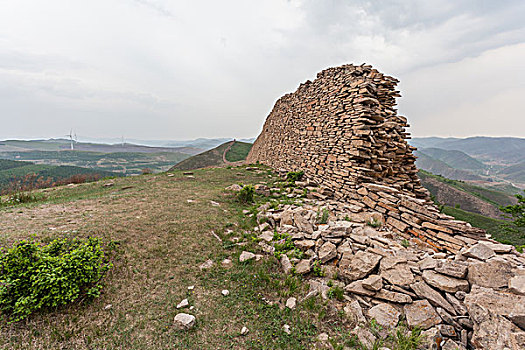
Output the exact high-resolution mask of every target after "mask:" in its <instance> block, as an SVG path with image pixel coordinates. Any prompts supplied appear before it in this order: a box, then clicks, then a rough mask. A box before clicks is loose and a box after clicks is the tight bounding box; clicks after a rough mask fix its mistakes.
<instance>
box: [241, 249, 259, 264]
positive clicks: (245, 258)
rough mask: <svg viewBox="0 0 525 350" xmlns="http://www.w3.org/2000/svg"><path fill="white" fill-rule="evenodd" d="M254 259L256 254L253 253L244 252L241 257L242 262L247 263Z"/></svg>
mask: <svg viewBox="0 0 525 350" xmlns="http://www.w3.org/2000/svg"><path fill="white" fill-rule="evenodd" d="M252 259H255V254H253V253H251V252H247V251H243V252H242V253H241V255H240V256H239V261H240V262H245V261H248V260H252Z"/></svg>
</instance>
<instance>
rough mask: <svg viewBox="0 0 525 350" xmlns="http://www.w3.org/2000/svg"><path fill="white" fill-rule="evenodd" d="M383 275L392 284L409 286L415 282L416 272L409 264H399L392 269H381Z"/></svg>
mask: <svg viewBox="0 0 525 350" xmlns="http://www.w3.org/2000/svg"><path fill="white" fill-rule="evenodd" d="M381 277H383V279H385V280H386V281H388V282H389V283H390V284H395V285H398V286H409V285H411V284H412V283H414V274H413V273H412V270H411V269H410V267H409V266H408V264H397V265H395V266H394V267H392V268H390V269H381Z"/></svg>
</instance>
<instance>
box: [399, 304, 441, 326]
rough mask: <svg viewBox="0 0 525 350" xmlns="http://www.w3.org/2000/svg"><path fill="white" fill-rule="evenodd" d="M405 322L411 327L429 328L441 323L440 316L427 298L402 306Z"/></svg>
mask: <svg viewBox="0 0 525 350" xmlns="http://www.w3.org/2000/svg"><path fill="white" fill-rule="evenodd" d="M403 309H404V311H405V316H406V319H407V323H408V325H409V326H410V327H411V328H414V327H420V328H422V329H429V328H432V327H434V326H435V325H437V324H439V323H441V318H440V317H439V315H438V314H437V312H436V310H434V308H433V307H432V305H430V303H429V302H428V301H427V300H417V301H414V302H413V303H412V304H407V305H405V306H404V308H403Z"/></svg>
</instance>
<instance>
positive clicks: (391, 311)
mask: <svg viewBox="0 0 525 350" xmlns="http://www.w3.org/2000/svg"><path fill="white" fill-rule="evenodd" d="M399 316H401V312H400V311H399V310H398V309H396V308H395V307H393V306H391V305H390V304H385V303H381V304H377V305H376V306H374V307H372V308H371V309H370V310H368V317H369V318H371V319H375V320H376V322H377V323H378V324H379V325H381V326H383V327H385V328H388V329H390V328H394V327H396V326H397V323H398V322H399Z"/></svg>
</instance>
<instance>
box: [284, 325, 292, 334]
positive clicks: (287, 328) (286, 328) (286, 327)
mask: <svg viewBox="0 0 525 350" xmlns="http://www.w3.org/2000/svg"><path fill="white" fill-rule="evenodd" d="M283 332H284V333H286V334H292V331H291V330H290V326H289V325H287V324H285V325H284V326H283Z"/></svg>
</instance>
